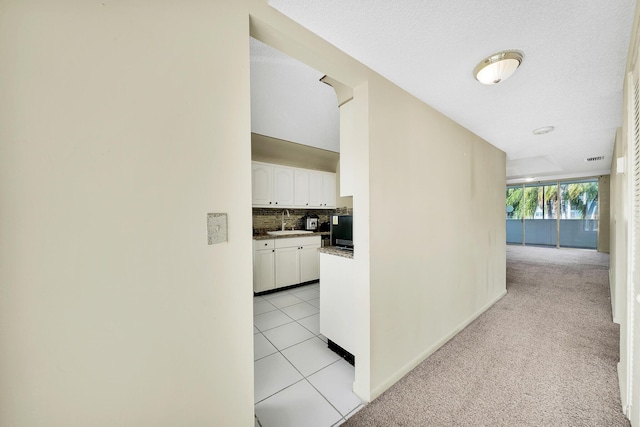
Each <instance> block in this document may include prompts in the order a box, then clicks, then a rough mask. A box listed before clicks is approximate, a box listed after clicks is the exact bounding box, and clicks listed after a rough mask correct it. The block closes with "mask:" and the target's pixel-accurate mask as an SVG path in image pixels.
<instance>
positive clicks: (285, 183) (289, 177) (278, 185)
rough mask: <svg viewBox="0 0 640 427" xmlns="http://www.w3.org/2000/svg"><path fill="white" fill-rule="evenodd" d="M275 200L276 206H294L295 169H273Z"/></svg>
mask: <svg viewBox="0 0 640 427" xmlns="http://www.w3.org/2000/svg"><path fill="white" fill-rule="evenodd" d="M273 200H274V204H275V205H276V206H285V207H286V206H293V169H292V168H287V167H282V166H274V167H273Z"/></svg>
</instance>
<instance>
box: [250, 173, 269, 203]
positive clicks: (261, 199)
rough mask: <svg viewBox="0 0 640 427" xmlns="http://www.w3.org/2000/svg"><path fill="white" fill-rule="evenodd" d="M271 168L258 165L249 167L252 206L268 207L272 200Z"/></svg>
mask: <svg viewBox="0 0 640 427" xmlns="http://www.w3.org/2000/svg"><path fill="white" fill-rule="evenodd" d="M272 190H273V167H272V166H268V165H263V164H259V163H252V165H251V195H252V200H253V205H258V206H269V205H271V204H272V202H273V199H272V196H271V192H272Z"/></svg>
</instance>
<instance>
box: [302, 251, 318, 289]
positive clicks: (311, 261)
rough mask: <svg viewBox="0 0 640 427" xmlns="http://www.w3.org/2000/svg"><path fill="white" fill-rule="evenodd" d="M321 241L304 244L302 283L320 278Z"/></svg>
mask: <svg viewBox="0 0 640 427" xmlns="http://www.w3.org/2000/svg"><path fill="white" fill-rule="evenodd" d="M318 249H320V243H318V244H310V245H306V246H302V247H301V248H300V251H299V252H298V254H299V255H300V283H304V282H309V281H311V280H318V279H319V278H320V256H319V253H318Z"/></svg>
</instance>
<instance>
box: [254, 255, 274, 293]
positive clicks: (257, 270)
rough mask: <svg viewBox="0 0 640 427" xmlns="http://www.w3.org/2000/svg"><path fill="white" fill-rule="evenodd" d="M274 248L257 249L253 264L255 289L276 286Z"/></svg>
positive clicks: (258, 290)
mask: <svg viewBox="0 0 640 427" xmlns="http://www.w3.org/2000/svg"><path fill="white" fill-rule="evenodd" d="M274 254H275V250H274V249H265V250H262V251H255V253H254V265H253V290H254V291H255V292H262V291H268V290H270V289H273V288H274V287H275V271H274V259H275V258H274Z"/></svg>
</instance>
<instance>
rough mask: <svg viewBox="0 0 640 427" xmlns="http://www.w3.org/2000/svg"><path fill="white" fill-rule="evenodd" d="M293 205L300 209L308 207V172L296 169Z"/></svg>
mask: <svg viewBox="0 0 640 427" xmlns="http://www.w3.org/2000/svg"><path fill="white" fill-rule="evenodd" d="M293 176H294V179H293V181H294V183H293V189H294V204H295V205H296V206H300V207H308V206H309V171H306V170H302V169H296V170H295V172H294V174H293Z"/></svg>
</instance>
